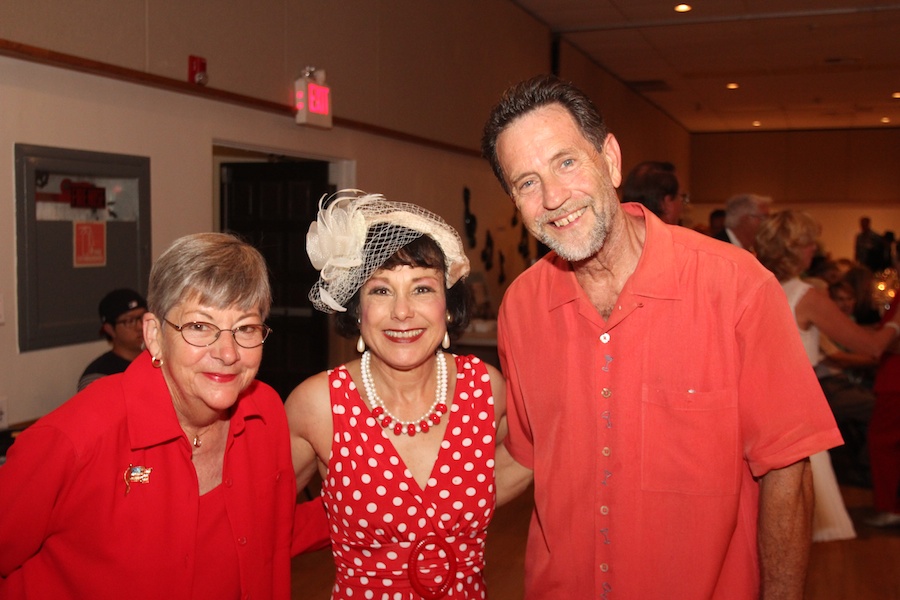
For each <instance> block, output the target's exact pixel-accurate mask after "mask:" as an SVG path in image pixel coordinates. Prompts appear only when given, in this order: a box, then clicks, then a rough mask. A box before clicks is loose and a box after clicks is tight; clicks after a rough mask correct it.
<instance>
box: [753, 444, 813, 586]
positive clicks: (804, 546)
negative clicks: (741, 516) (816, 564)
mask: <svg viewBox="0 0 900 600" xmlns="http://www.w3.org/2000/svg"><path fill="white" fill-rule="evenodd" d="M759 488H760V490H759V526H758V532H757V545H758V546H759V570H760V585H761V588H760V598H761V599H762V600H783V599H784V600H788V599H791V600H793V599H795V600H802V598H803V590H804V588H805V584H806V569H807V566H808V565H809V549H810V544H811V541H812V515H813V508H814V497H813V480H812V470H811V467H810V464H809V459H808V458H806V459H803V460H801V461H799V462H796V463H794V464H792V465H790V466H787V467H784V468H783V469H774V470H772V471H769V472H768V473H766V474H765V475H763V477H762V479H761V480H760V486H759Z"/></svg>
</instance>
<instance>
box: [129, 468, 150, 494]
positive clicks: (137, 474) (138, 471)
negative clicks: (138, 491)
mask: <svg viewBox="0 0 900 600" xmlns="http://www.w3.org/2000/svg"><path fill="white" fill-rule="evenodd" d="M152 470H153V467H142V466H140V465H138V466H134V465H128V468H127V469H125V474H124V478H125V495H126V496H127V495H128V492H130V491H131V484H132V483H150V472H151V471H152Z"/></svg>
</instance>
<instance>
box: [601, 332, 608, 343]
mask: <svg viewBox="0 0 900 600" xmlns="http://www.w3.org/2000/svg"><path fill="white" fill-rule="evenodd" d="M600 341H601V342H603V343H604V344H606V343H608V342H609V334H608V333H604V334H602V335H601V336H600Z"/></svg>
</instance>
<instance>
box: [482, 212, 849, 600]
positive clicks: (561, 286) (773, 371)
mask: <svg viewBox="0 0 900 600" xmlns="http://www.w3.org/2000/svg"><path fill="white" fill-rule="evenodd" d="M623 208H624V210H626V211H627V212H628V213H630V214H631V215H638V216H639V217H641V218H643V219H645V221H646V225H647V229H646V240H645V245H644V248H643V251H642V255H641V258H640V261H639V264H638V266H637V268H636V270H635V272H634V273H633V274H632V276H631V278H630V279H629V280H628V282H627V283H626V284H625V286H624V289H623V290H622V292H621V294H620V296H619V298H618V301H617V303H616V306H615V308H614V310H613V314H612V315H611V316H610V318H609V320H608V321H604V320H603V318H602V317H601V316H600V314H599V313H598V312H597V310H596V309H595V308H594V307H593V305H592V304H591V303H590V301H589V300H588V298H587V296H586V295H585V293H584V292H583V290H582V289H581V288H580V286H579V285H578V282H577V281H576V279H575V276H574V273H573V272H572V270H571V268H570V265H569V264H568V263H567V262H566V261H564V260H562V259H561V258H559V257H558V256H556V255H555V254H553V253H551V254H550V255H548V256H546V257H544V258H543V259H542V260H540V261H539V262H538V263H537V264H535V265H534V266H533V267H531V268H530V269H528V270H527V271H526V272H525V273H524V274H523V275H521V276H520V277H519V278H518V279H517V280H516V281H515V282H513V284H512V285H511V286H510V288H509V290H508V292H507V294H506V297H505V298H504V301H503V304H502V306H501V310H500V317H499V326H498V344H499V352H500V360H501V365H502V367H503V372H504V375H505V376H506V377H507V378H508V386H507V389H508V394H509V402H508V405H509V406H508V411H509V413H508V418H509V428H510V431H509V436H508V438H507V442H506V443H507V447H508V448H509V450H510V452H511V453H512V455H513V456H514V457H515V458H516V460H517V461H519V462H520V463H521V464H523V465H525V466H528V467H530V468H532V469H533V470H534V478H535V479H534V494H535V509H534V514H533V515H532V520H531V527H530V530H529V538H528V549H527V554H526V598H529V599H536V598H541V599H544V598H608V599H613V600H614V599H616V598H621V599H627V600H630V599H633V598H640V599H641V600H654V599H666V600H669V599H671V598H678V599H679V600H689V599H697V600H700V599H703V600H709V599H711V598H718V599H722V600H725V599H727V600H741V599H750V598H755V597H757V596H758V591H759V566H758V556H757V546H756V524H757V512H758V497H759V489H758V484H757V482H756V480H755V478H758V477H760V476H762V475H764V474H766V473H767V472H768V471H769V470H771V469H777V468H781V467H785V466H787V465H790V464H792V463H794V462H796V461H798V460H801V459H803V458H805V457H807V456H809V455H811V454H813V453H815V452H817V451H819V450H823V449H826V448H829V447H833V446H835V445H839V444H840V443H841V438H840V434H839V433H838V430H837V427H836V426H835V423H834V419H833V417H832V416H831V412H830V410H829V407H828V404H827V403H826V401H825V399H824V397H823V395H822V392H821V390H820V388H819V385H818V382H817V380H816V378H815V375H814V373H813V370H812V368H811V367H810V365H809V361H808V360H807V358H806V354H805V353H804V351H803V348H802V346H801V344H800V340H799V338H798V335H797V327H796V324H795V323H794V322H793V319H792V317H791V313H790V310H789V308H788V306H787V303H786V301H785V296H784V293H783V292H782V290H781V287H780V286H779V284H778V282H777V281H776V280H775V278H774V277H773V276H772V275H771V273H769V272H768V271H766V270H765V269H764V268H763V267H762V266H761V265H760V264H759V263H758V262H757V261H756V259H755V258H754V257H753V256H752V255H751V254H749V253H748V252H746V251H744V250H740V249H738V248H735V247H734V246H732V245H729V244H724V243H722V242H719V241H716V240H713V239H712V238H708V237H706V236H703V235H701V234H698V233H696V232H693V231H690V230H688V229H685V228H682V227H677V226H667V225H664V224H663V223H662V222H661V221H660V220H659V219H657V218H656V217H655V216H653V215H652V214H650V213H649V212H647V211H645V210H644V209H643V207H641V206H640V205H635V204H625V205H623Z"/></svg>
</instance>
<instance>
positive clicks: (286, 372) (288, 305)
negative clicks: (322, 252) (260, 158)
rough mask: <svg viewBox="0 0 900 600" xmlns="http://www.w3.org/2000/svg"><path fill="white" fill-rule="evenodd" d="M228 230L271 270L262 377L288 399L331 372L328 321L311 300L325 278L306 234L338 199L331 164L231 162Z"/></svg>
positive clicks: (226, 187) (224, 191)
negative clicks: (328, 201)
mask: <svg viewBox="0 0 900 600" xmlns="http://www.w3.org/2000/svg"><path fill="white" fill-rule="evenodd" d="M220 171H221V173H220V175H221V196H220V202H221V211H220V215H221V229H222V231H228V232H231V233H235V234H236V235H239V236H240V237H241V238H242V239H245V240H246V241H248V242H249V243H251V244H253V245H254V246H255V247H256V248H257V249H258V250H259V251H260V252H261V253H262V255H263V256H264V257H265V259H266V262H267V263H268V265H269V273H270V278H271V282H272V296H273V307H272V313H271V315H270V316H269V319H268V321H267V323H268V324H269V326H270V327H272V329H273V333H272V335H271V336H269V339H268V340H266V346H265V351H264V352H263V361H262V365H261V366H260V369H259V374H258V375H257V378H258V379H260V380H261V381H264V382H266V383H268V384H269V385H271V386H272V387H274V388H275V390H276V391H278V393H279V394H280V395H281V398H282V400H283V399H285V398H286V397H287V395H288V394H289V393H290V392H291V390H293V389H294V387H296V385H297V384H299V383H300V382H302V381H303V380H304V379H306V378H307V377H309V376H311V375H314V374H316V373H318V372H320V371H323V370H325V369H326V368H327V366H328V365H327V362H328V318H327V315H325V314H324V313H321V312H319V311H317V310H315V309H313V307H312V304H311V303H310V301H309V298H308V297H307V294H308V293H309V289H310V288H311V287H312V285H313V284H314V283H315V281H316V280H317V279H318V276H319V273H318V271H316V270H315V269H314V268H313V267H312V265H311V264H310V262H309V257H308V256H307V254H306V232H307V230H308V229H309V225H310V223H312V222H313V221H314V220H315V218H316V212H317V210H318V202H319V199H320V198H321V197H322V195H323V194H328V193H332V192H333V191H334V189H333V186H330V185H329V183H328V163H327V162H323V161H315V160H309V161H301V160H284V159H277V160H273V161H271V162H250V163H223V164H222V165H221V169H220Z"/></svg>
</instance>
